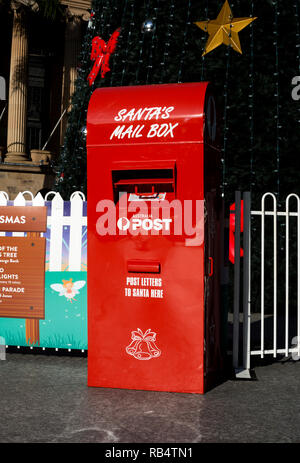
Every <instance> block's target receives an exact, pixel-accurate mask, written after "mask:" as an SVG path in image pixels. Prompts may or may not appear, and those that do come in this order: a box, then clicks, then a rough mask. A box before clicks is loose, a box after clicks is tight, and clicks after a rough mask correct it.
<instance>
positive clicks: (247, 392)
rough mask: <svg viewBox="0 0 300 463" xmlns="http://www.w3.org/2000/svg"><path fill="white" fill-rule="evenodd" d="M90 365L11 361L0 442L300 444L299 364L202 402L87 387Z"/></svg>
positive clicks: (76, 360) (3, 384) (1, 385)
mask: <svg viewBox="0 0 300 463" xmlns="http://www.w3.org/2000/svg"><path fill="white" fill-rule="evenodd" d="M86 371H87V359H86V358H82V357H57V356H47V355H32V354H25V355H24V354H7V359H6V360H5V361H1V362H0V379H1V381H0V410H1V419H0V442H102V443H103V442H104V443H163V442H165V443H192V442H298V443H299V442H300V400H299V399H300V362H286V363H285V364H282V363H278V362H277V363H273V364H270V365H266V366H259V367H256V369H255V373H256V376H257V381H233V380H228V381H226V382H225V383H223V384H221V385H220V386H218V387H216V388H215V389H213V390H211V391H210V392H209V393H207V394H206V395H204V396H201V395H195V394H177V393H165V392H145V391H127V390H120V389H101V388H99V389H98V388H88V387H87V386H86Z"/></svg>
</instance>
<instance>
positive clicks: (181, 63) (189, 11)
mask: <svg viewBox="0 0 300 463" xmlns="http://www.w3.org/2000/svg"><path fill="white" fill-rule="evenodd" d="M190 26H191V0H189V1H188V4H187V13H186V22H185V29H184V33H183V40H182V50H181V59H180V63H179V69H178V76H177V82H178V83H181V82H182V80H181V79H182V70H183V65H184V61H185V56H186V46H187V34H188V30H189V28H190Z"/></svg>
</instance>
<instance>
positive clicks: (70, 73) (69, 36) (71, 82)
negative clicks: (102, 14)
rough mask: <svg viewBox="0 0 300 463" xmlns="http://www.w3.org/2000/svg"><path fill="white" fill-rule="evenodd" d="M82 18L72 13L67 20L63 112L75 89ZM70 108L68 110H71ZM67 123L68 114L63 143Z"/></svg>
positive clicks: (63, 129) (61, 137)
mask: <svg viewBox="0 0 300 463" xmlns="http://www.w3.org/2000/svg"><path fill="white" fill-rule="evenodd" d="M81 20H82V19H81V17H80V16H77V15H74V14H71V13H70V14H69V17H68V18H67V21H66V29H65V52H64V68H63V83H62V106H61V112H63V111H64V110H65V109H66V108H68V107H69V105H70V102H71V97H72V94H73V93H74V90H75V81H76V77H77V65H78V57H79V53H80V48H81ZM70 109H71V108H68V109H67V111H68V110H69V111H70ZM66 125H67V114H65V116H64V117H63V119H62V122H61V127H60V139H61V144H63V139H64V135H65V131H66Z"/></svg>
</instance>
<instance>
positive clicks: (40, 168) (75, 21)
mask: <svg viewBox="0 0 300 463" xmlns="http://www.w3.org/2000/svg"><path fill="white" fill-rule="evenodd" d="M60 3H61V11H60V12H59V13H58V14H57V15H56V18H55V19H52V20H49V19H47V18H45V17H43V16H42V15H41V12H40V11H38V4H37V2H35V1H34V0H19V1H17V0H14V1H10V2H5V4H2V7H1V8H0V41H1V52H0V76H1V77H2V78H4V80H3V79H1V82H2V97H3V82H4V81H5V87H6V89H5V99H0V156H1V158H0V190H2V191H6V192H7V193H8V195H9V197H10V199H14V197H15V196H16V195H17V193H18V192H19V191H26V190H27V191H31V192H32V193H33V194H36V193H37V192H39V191H41V192H45V191H49V190H51V187H52V185H53V182H54V178H55V174H54V172H53V170H52V167H51V160H54V159H55V157H57V156H59V152H60V147H61V145H62V144H63V139H64V133H65V130H66V124H67V113H68V111H69V110H70V101H71V96H72V93H73V91H74V86H75V80H76V73H77V65H78V56H79V52H80V47H81V41H82V37H83V34H84V32H85V28H86V27H87V22H88V20H89V17H90V10H89V9H90V7H91V1H87V0H86V1H85V0H78V1H77V0H70V1H68V0H61V2H60Z"/></svg>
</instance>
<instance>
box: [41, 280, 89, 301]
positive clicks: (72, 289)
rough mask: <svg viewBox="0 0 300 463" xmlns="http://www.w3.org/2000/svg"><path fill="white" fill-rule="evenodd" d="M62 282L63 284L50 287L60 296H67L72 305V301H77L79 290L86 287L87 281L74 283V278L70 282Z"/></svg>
mask: <svg viewBox="0 0 300 463" xmlns="http://www.w3.org/2000/svg"><path fill="white" fill-rule="evenodd" d="M62 282H63V284H61V283H54V284H53V285H50V288H52V289H53V290H54V291H57V292H58V293H59V296H65V297H66V298H67V299H68V300H69V301H70V302H71V303H72V301H76V299H75V297H74V296H75V295H76V294H79V289H81V288H83V287H84V285H85V281H84V280H79V281H74V283H73V281H72V278H70V280H62Z"/></svg>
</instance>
